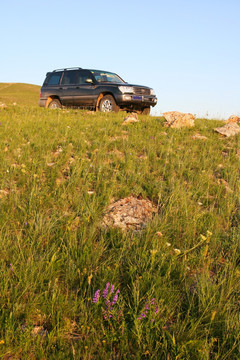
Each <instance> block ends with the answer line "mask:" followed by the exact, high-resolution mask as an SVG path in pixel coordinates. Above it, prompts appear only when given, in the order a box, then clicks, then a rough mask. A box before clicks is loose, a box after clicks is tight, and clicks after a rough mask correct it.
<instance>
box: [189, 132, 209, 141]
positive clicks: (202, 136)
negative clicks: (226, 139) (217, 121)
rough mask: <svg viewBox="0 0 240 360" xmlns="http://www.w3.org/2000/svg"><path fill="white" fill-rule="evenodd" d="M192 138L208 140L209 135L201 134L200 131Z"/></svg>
mask: <svg viewBox="0 0 240 360" xmlns="http://www.w3.org/2000/svg"><path fill="white" fill-rule="evenodd" d="M192 138H193V139H194V140H197V139H199V140H207V137H206V136H204V135H201V134H199V133H196V134H194V135H193V136H192Z"/></svg>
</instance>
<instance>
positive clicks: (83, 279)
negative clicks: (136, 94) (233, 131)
mask: <svg viewBox="0 0 240 360" xmlns="http://www.w3.org/2000/svg"><path fill="white" fill-rule="evenodd" d="M0 94H1V89H0ZM0 100H1V97H0ZM124 116H125V114H124V113H118V114H102V113H92V114H90V113H88V112H84V111H78V110H59V111H58V110H56V111H50V110H48V109H42V108H37V107H24V106H21V107H20V106H8V108H7V109H4V110H0V123H1V125H0V175H1V176H0V190H2V191H1V192H0V196H1V198H0V206H1V217H0V234H1V237H0V241H1V244H0V245H1V247H0V249H1V251H0V254H1V257H0V294H1V296H0V358H3V359H184V360H185V359H191V360H192V359H221V360H223V359H231V360H232V359H239V357H240V345H239V336H240V325H239V310H240V306H239V296H240V268H239V260H240V257H239V250H240V235H239V233H240V232H239V230H240V229H239V219H240V212H239V209H240V202H239V200H240V196H239V194H240V193H239V191H240V178H239V164H240V159H239V157H238V156H237V154H239V153H238V150H239V149H240V138H239V136H236V137H231V138H221V137H220V136H219V134H217V133H215V132H214V131H213V129H214V127H216V126H219V125H220V124H221V122H220V121H214V120H212V121H207V120H204V119H197V120H196V126H195V127H194V128H191V129H167V128H165V127H164V126H163V118H161V117H146V116H142V117H140V119H141V122H139V123H136V124H131V125H129V126H123V125H122V122H123V118H124ZM196 132H199V133H200V134H202V135H205V136H206V137H207V140H205V141H204V140H194V139H193V138H192V136H193V135H194V134H195V133H196ZM59 148H61V150H62V151H61V152H60V151H58V152H57V153H56V151H57V149H59ZM88 191H93V193H92V194H89V193H88ZM139 194H141V195H142V196H143V197H144V198H148V199H150V200H152V201H153V202H154V203H155V204H156V205H158V213H157V215H156V216H155V217H154V218H153V220H152V221H151V222H150V223H149V224H148V226H147V228H146V229H145V230H144V231H141V232H130V231H129V232H126V233H122V232H121V231H120V230H117V229H109V230H104V229H102V228H101V226H100V224H101V219H102V217H103V213H104V209H105V208H106V206H107V205H108V204H109V203H110V201H111V200H112V199H116V200H118V199H120V198H123V197H125V196H129V195H135V196H138V195H139ZM157 232H161V233H162V236H161V237H159V236H158V235H157ZM174 249H179V250H180V251H181V253H180V254H179V251H176V250H174ZM10 264H11V265H10ZM11 266H12V270H13V271H12V270H11ZM107 282H110V283H111V284H114V285H115V290H116V289H119V290H120V294H119V298H118V301H117V303H116V305H114V307H113V317H112V318H107V319H106V320H105V319H104V313H103V308H104V303H103V299H102V297H101V300H100V301H99V302H98V303H97V304H94V303H93V302H92V299H93V296H94V294H95V292H96V290H97V289H100V290H101V294H102V291H103V290H104V288H105V286H106V283H107ZM114 293H115V292H114ZM152 298H155V304H154V305H152V307H151V309H150V311H148V313H147V316H146V317H145V318H142V320H139V319H138V318H139V317H140V314H141V313H143V311H144V309H145V306H146V299H149V300H151V299H152ZM156 306H158V307H159V311H158V312H157V313H155V310H156ZM153 320H154V321H153ZM36 326H42V329H44V331H45V333H44V334H43V335H41V334H39V335H34V334H33V331H34V330H36Z"/></svg>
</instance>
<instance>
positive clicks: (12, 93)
mask: <svg viewBox="0 0 240 360" xmlns="http://www.w3.org/2000/svg"><path fill="white" fill-rule="evenodd" d="M39 93H40V86H38V85H31V84H22V83H0V103H4V104H7V105H10V104H13V103H17V105H37V104H38V100H39Z"/></svg>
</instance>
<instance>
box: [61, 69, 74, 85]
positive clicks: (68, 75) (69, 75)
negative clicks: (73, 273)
mask: <svg viewBox="0 0 240 360" xmlns="http://www.w3.org/2000/svg"><path fill="white" fill-rule="evenodd" d="M76 74H77V71H76V70H70V71H65V72H64V74H63V78H62V85H69V84H76Z"/></svg>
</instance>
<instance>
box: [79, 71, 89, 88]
mask: <svg viewBox="0 0 240 360" xmlns="http://www.w3.org/2000/svg"><path fill="white" fill-rule="evenodd" d="M87 79H92V76H91V74H90V73H89V72H88V71H78V75H77V85H82V84H86V80H87Z"/></svg>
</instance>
